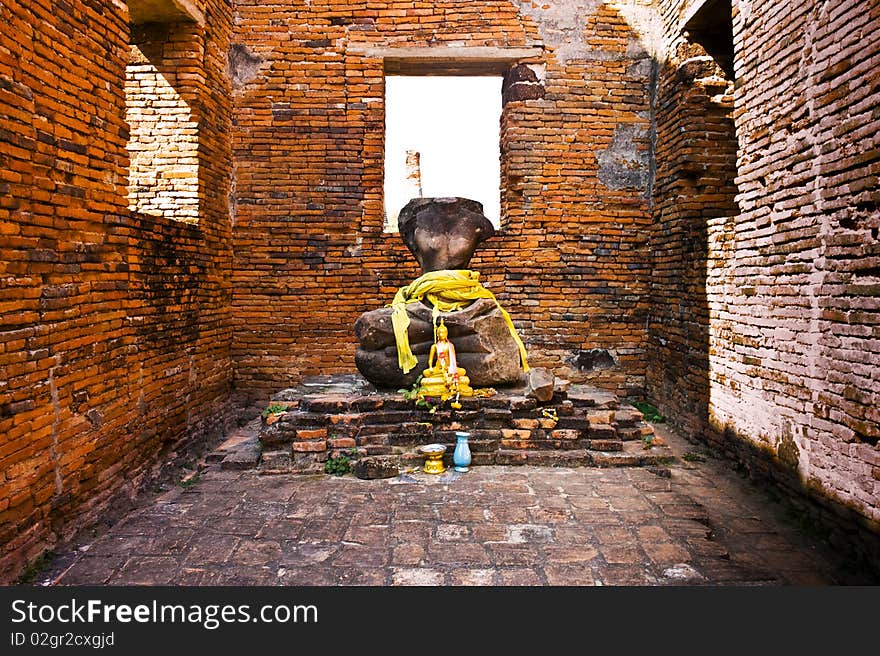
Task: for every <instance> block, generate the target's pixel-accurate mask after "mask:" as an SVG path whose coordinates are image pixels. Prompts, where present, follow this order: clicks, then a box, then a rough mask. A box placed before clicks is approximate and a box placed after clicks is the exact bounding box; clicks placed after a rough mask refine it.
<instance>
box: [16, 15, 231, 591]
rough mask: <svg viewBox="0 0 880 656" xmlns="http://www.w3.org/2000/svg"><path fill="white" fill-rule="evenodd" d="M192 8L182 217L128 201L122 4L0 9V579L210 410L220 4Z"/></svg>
mask: <svg viewBox="0 0 880 656" xmlns="http://www.w3.org/2000/svg"><path fill="white" fill-rule="evenodd" d="M203 10H204V11H205V13H206V15H207V16H208V17H209V20H208V22H207V25H208V27H207V28H206V29H205V30H203V31H201V32H200V34H201V39H202V43H203V53H202V55H200V57H199V59H198V66H197V70H191V71H189V72H190V74H193V73H195V74H196V77H197V79H196V81H195V82H194V86H193V87H192V89H191V90H192V91H193V92H195V93H197V96H198V99H199V103H198V109H199V117H200V139H199V142H200V150H199V185H198V196H199V197H198V202H199V208H200V215H199V224H198V226H193V225H187V224H184V223H178V222H175V221H173V220H171V219H169V218H164V217H161V218H160V217H147V216H139V215H133V214H132V213H131V212H130V211H129V209H128V188H127V186H128V155H127V152H126V143H127V138H128V132H129V126H128V125H127V124H126V121H125V119H126V103H125V69H126V64H127V63H128V61H129V25H128V17H127V15H126V12H125V11H124V5H123V4H122V3H94V2H86V1H78V0H73V1H71V2H66V3H57V4H52V5H46V4H40V3H32V2H24V1H21V2H20V1H18V0H12V1H11V2H4V3H3V5H2V8H0V39H2V43H3V45H4V49H3V50H2V52H0V235H2V242H0V295H2V297H0V299H2V300H0V368H2V375H0V581H5V582H8V581H12V580H14V579H15V577H16V576H17V575H18V573H19V572H20V571H21V570H22V568H23V567H24V566H25V565H26V564H27V563H28V562H30V561H32V560H33V559H34V558H35V557H36V556H38V555H39V554H40V553H41V552H42V551H44V550H45V549H47V548H51V546H52V545H53V544H55V543H56V542H57V541H58V540H59V539H60V538H63V537H64V536H67V535H69V534H70V533H71V532H72V531H74V530H76V529H77V527H80V526H83V525H87V524H89V523H91V522H93V521H94V520H95V518H96V517H97V516H98V515H99V513H100V512H101V511H102V510H103V509H106V507H107V505H108V503H110V502H111V501H112V500H113V499H115V498H117V497H119V495H125V494H130V493H133V491H134V490H135V489H137V487H138V485H139V483H140V482H141V481H142V480H144V478H145V477H146V476H148V475H150V472H151V470H152V469H153V468H154V467H156V466H157V465H158V463H159V462H160V457H159V456H160V454H161V458H169V457H173V455H174V453H175V451H176V450H179V449H180V448H181V446H182V445H183V444H184V443H185V442H186V440H187V438H189V437H193V436H197V435H204V434H207V433H210V432H211V431H212V430H213V429H214V428H215V427H216V426H218V424H219V423H222V421H223V419H224V407H225V406H224V404H223V401H225V400H226V398H227V396H228V392H229V389H230V385H231V374H230V371H229V369H230V368H229V365H228V362H229V357H228V352H229V341H230V333H229V320H228V319H229V314H228V307H229V297H230V295H229V270H230V264H231V245H230V227H229V212H228V194H229V184H230V183H229V169H230V166H231V165H230V146H229V136H228V135H229V124H230V120H231V118H230V111H229V105H230V99H229V79H228V76H227V70H226V53H227V50H228V42H229V25H230V23H231V11H230V7H229V5H228V3H225V2H221V1H219V0H206V2H205V3H204V4H203Z"/></svg>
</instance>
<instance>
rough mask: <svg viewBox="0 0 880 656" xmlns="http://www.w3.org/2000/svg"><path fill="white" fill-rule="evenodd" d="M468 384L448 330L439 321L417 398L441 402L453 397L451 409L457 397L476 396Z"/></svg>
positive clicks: (468, 380) (475, 392) (468, 379)
mask: <svg viewBox="0 0 880 656" xmlns="http://www.w3.org/2000/svg"><path fill="white" fill-rule="evenodd" d="M435 359H436V361H435ZM470 382H471V381H470V378H468V376H467V372H465V370H464V369H462V368H461V367H459V366H458V361H457V360H456V357H455V347H454V346H453V345H452V342H450V341H449V329H448V328H447V327H446V324H445V323H444V322H443V320H442V319H441V320H440V325H439V326H437V341H436V342H435V343H434V344H432V345H431V351H430V353H429V354H428V368H427V369H425V370H424V371H423V372H422V380H421V383H420V384H419V396H420V397H421V398H425V397H432V398H439V399H440V400H441V401H445V400H446V399H449V398H452V397H455V402H454V403H453V407H456V402H457V401H458V397H460V396H475V395H477V391H475V390H474V389H473V388H472V387H471V386H470ZM482 391H483V390H480V392H482ZM480 395H481V396H482V395H483V394H480Z"/></svg>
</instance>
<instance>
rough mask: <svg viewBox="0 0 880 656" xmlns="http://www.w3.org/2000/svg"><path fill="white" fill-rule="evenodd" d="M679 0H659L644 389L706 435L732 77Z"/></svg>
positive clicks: (732, 144) (731, 154)
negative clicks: (712, 277)
mask: <svg viewBox="0 0 880 656" xmlns="http://www.w3.org/2000/svg"><path fill="white" fill-rule="evenodd" d="M687 6H689V4H688V3H682V2H680V0H666V1H664V2H661V3H659V5H658V10H659V11H660V12H661V15H662V16H663V19H664V38H665V42H666V53H667V54H666V57H664V61H663V63H662V66H661V67H660V71H659V78H658V84H657V98H656V103H655V108H654V115H655V122H656V153H655V159H656V167H657V169H656V170H657V173H656V182H655V185H654V207H653V211H652V213H653V218H654V222H653V226H652V232H651V256H652V265H651V266H652V268H651V300H652V305H651V312H650V321H649V328H648V329H649V339H648V349H647V357H648V368H647V374H648V390H649V394H650V397H651V399H652V400H653V401H654V402H656V403H657V404H658V406H659V407H660V408H661V409H662V411H663V413H664V414H665V415H666V416H667V417H668V418H669V420H670V421H671V422H673V423H675V424H676V425H677V426H679V427H680V428H683V429H684V430H686V431H687V432H688V433H690V434H693V435H696V436H704V434H705V432H706V429H707V428H708V406H709V299H708V297H707V293H706V276H707V270H708V268H709V267H713V266H715V256H716V254H715V253H711V254H710V252H709V235H710V234H712V235H713V236H714V238H715V240H716V241H715V243H716V245H718V244H720V243H722V242H723V241H724V240H725V239H726V240H727V242H728V243H731V239H732V236H733V230H734V222H733V218H734V217H735V216H736V214H737V207H736V203H735V194H736V184H735V179H736V132H735V129H734V121H733V81H732V80H729V79H727V78H726V77H725V74H724V72H723V71H722V69H721V68H720V67H719V66H718V65H717V64H716V62H714V61H713V60H712V58H711V57H709V56H708V55H707V54H706V52H705V50H704V49H703V48H702V47H701V46H699V45H698V44H695V43H689V42H687V41H686V40H685V38H684V37H683V35H682V30H681V27H680V23H681V15H682V10H683V9H684V8H686V7H687Z"/></svg>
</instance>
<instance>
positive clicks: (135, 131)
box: [125, 23, 199, 223]
mask: <svg viewBox="0 0 880 656" xmlns="http://www.w3.org/2000/svg"><path fill="white" fill-rule="evenodd" d="M195 29H196V28H195V26H194V24H190V23H183V24H179V25H154V26H151V27H148V28H143V27H141V28H139V29H137V30H133V41H134V43H133V44H132V45H131V56H130V59H129V63H128V66H127V67H126V80H125V101H126V121H127V122H128V126H129V139H128V146H127V148H128V153H129V160H130V165H129V184H128V203H129V209H130V210H131V211H133V212H137V213H140V214H146V215H149V216H156V217H164V218H167V219H172V220H175V221H182V222H185V223H198V222H199V133H198V119H197V117H196V116H194V112H193V110H192V106H193V101H194V96H195V93H196V91H195V89H192V88H189V87H190V86H192V85H190V84H187V82H184V81H183V80H181V79H179V76H178V71H179V69H180V62H181V61H186V60H187V59H189V58H190V56H191V55H192V54H193V53H195V52H197V48H198V43H197V40H196V35H195V33H194V30H195Z"/></svg>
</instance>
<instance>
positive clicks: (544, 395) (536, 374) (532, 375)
mask: <svg viewBox="0 0 880 656" xmlns="http://www.w3.org/2000/svg"><path fill="white" fill-rule="evenodd" d="M528 376H529V378H528V389H529V391H528V392H526V396H529V397H531V398H533V399H537V400H538V401H541V402H547V401H550V400H551V399H552V398H553V389H554V384H555V381H556V378H555V377H554V376H553V374H552V373H551V372H550V371H548V370H547V369H544V368H543V367H534V368H532V369H531V370H530V371H529V374H528Z"/></svg>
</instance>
